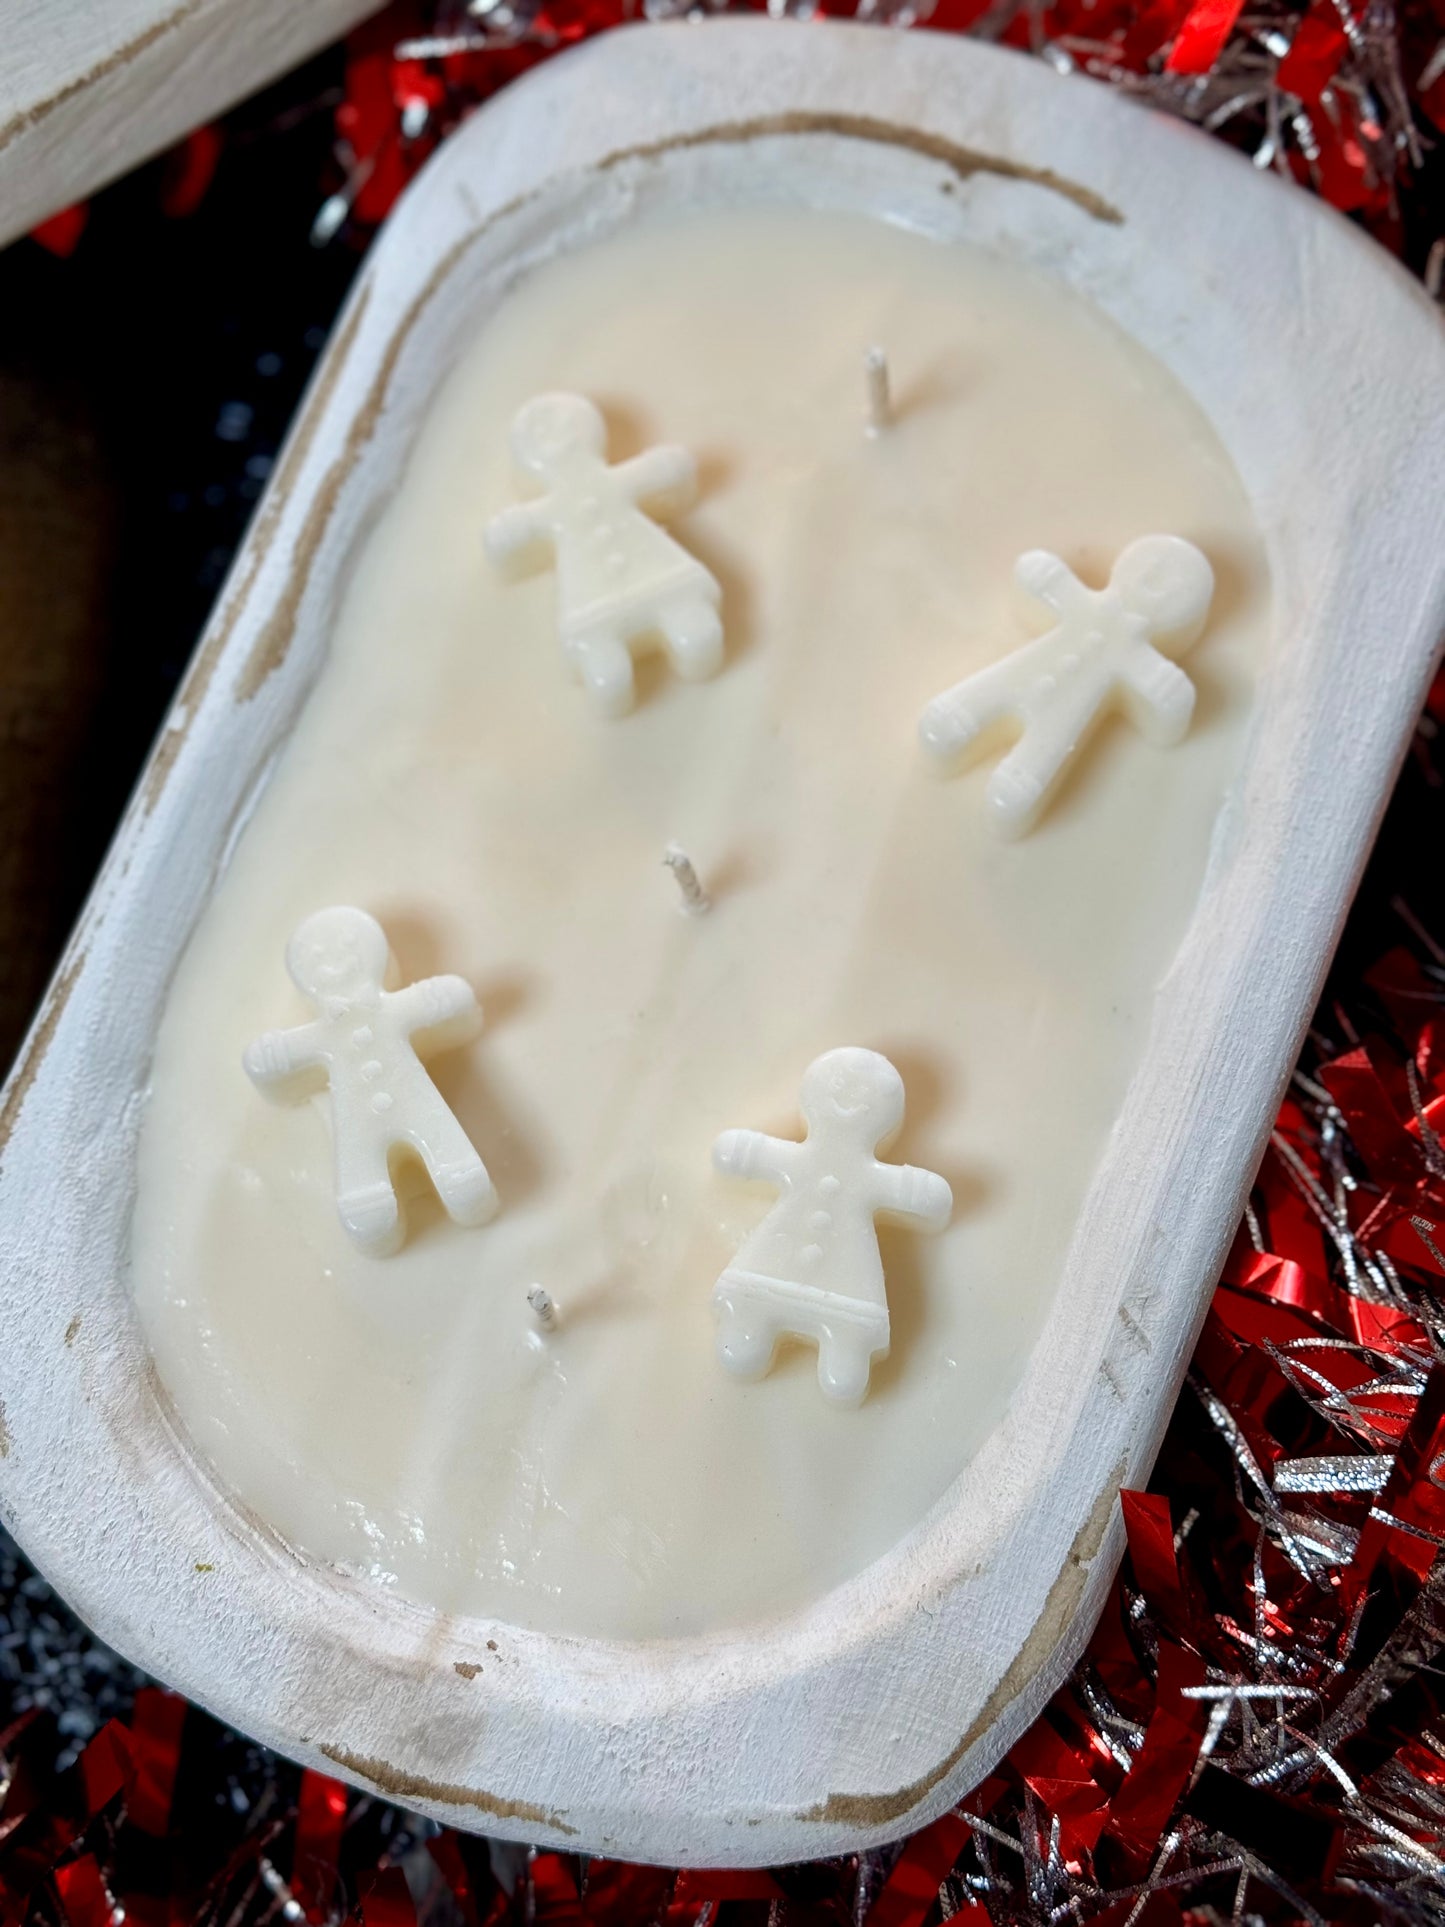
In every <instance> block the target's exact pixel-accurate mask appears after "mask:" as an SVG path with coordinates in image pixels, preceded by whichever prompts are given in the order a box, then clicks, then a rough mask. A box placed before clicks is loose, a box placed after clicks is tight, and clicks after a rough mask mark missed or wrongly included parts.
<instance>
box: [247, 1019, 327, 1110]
mask: <svg viewBox="0 0 1445 1927" xmlns="http://www.w3.org/2000/svg"><path fill="white" fill-rule="evenodd" d="M241 1062H242V1064H243V1065H244V1067H245V1071H246V1075H247V1077H249V1078H250V1080H251V1082H252V1083H253V1084H254V1085H255V1086H256V1089H257V1090H258V1091H261V1092H263V1093H264V1094H265V1095H266V1096H267V1097H271V1098H277V1099H281V1100H285V1099H288V1098H292V1097H298V1096H301V1095H304V1088H305V1086H307V1085H309V1084H310V1083H312V1082H313V1081H314V1079H315V1076H316V1074H317V1072H319V1071H322V1070H324V1069H325V1068H326V1050H325V1046H324V1044H323V1042H322V1032H321V1026H320V1025H319V1024H298V1025H297V1026H296V1027H295V1029H294V1030H268V1031H263V1032H262V1034H261V1036H259V1037H258V1038H256V1039H255V1041H254V1042H252V1043H250V1044H248V1045H247V1046H246V1050H245V1054H244V1055H243V1057H242V1059H241Z"/></svg>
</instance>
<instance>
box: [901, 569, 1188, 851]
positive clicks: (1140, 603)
mask: <svg viewBox="0 0 1445 1927" xmlns="http://www.w3.org/2000/svg"><path fill="white" fill-rule="evenodd" d="M1014 580H1015V582H1016V583H1017V584H1018V586H1019V588H1020V589H1021V590H1023V592H1024V593H1025V595H1027V596H1029V597H1031V598H1032V599H1033V600H1034V601H1035V602H1039V603H1042V604H1043V606H1044V607H1045V608H1046V609H1048V610H1049V611H1050V612H1051V613H1052V614H1053V615H1054V616H1055V617H1056V618H1057V621H1056V623H1055V626H1054V627H1053V628H1051V629H1049V630H1048V631H1047V633H1046V634H1044V635H1041V636H1038V637H1036V638H1035V640H1034V641H1032V642H1026V643H1024V644H1023V646H1022V647H1021V648H1019V649H1016V650H1014V652H1013V654H1012V655H1009V656H1005V657H1004V659H1003V661H1002V662H996V663H992V664H990V666H989V667H988V668H987V669H981V670H979V671H978V673H977V674H976V675H973V676H969V677H966V678H965V680H964V681H963V682H961V683H958V684H956V685H955V686H954V687H953V688H952V689H950V690H947V691H946V692H945V693H944V694H943V695H941V696H936V697H935V698H934V700H933V701H932V702H931V703H930V704H929V705H928V707H927V708H926V709H925V710H924V712H923V715H922V718H921V719H920V721H919V725H918V733H919V737H920V739H921V741H922V743H923V747H924V749H925V751H926V752H927V753H928V755H929V756H930V758H932V759H933V760H934V761H935V762H937V763H940V764H943V765H944V766H946V767H949V768H951V767H954V766H956V765H957V764H959V763H960V762H963V761H971V760H972V758H973V756H974V755H975V754H977V753H979V752H981V751H982V749H983V748H984V747H986V744H987V741H988V739H989V737H990V736H991V735H992V734H993V731H994V729H995V727H996V726H998V725H1002V724H1007V723H1010V722H1016V723H1017V724H1018V725H1019V732H1020V733H1019V739H1018V741H1017V743H1015V745H1014V747H1013V748H1012V749H1011V750H1010V751H1009V753H1008V754H1007V755H1006V756H1005V757H1004V759H1003V761H1002V762H1001V763H1000V764H999V766H998V768H997V769H996V770H995V771H994V773H993V775H992V776H991V777H990V778H989V782H988V788H987V790H986V792H985V796H986V801H987V807H988V818H989V822H990V823H991V824H992V826H993V827H994V829H996V830H997V831H998V832H999V834H1000V835H1001V836H1021V835H1022V834H1023V833H1024V831H1026V830H1028V829H1031V828H1032V826H1033V825H1034V824H1035V823H1036V822H1037V821H1038V819H1039V817H1040V816H1041V815H1042V813H1043V810H1044V808H1045V806H1046V804H1047V803H1048V800H1049V796H1050V794H1051V793H1052V791H1053V789H1054V786H1055V784H1056V783H1057V782H1058V780H1059V778H1060V777H1061V776H1062V774H1063V772H1064V770H1065V768H1066V767H1067V765H1068V763H1069V761H1070V759H1071V758H1072V756H1073V754H1074V752H1075V750H1076V749H1077V748H1078V747H1079V745H1080V743H1082V742H1083V740H1084V738H1085V737H1086V736H1087V735H1088V734H1089V732H1090V731H1091V730H1092V729H1093V727H1094V725H1095V723H1096V722H1097V721H1098V720H1099V718H1100V717H1101V716H1103V715H1104V714H1106V713H1107V712H1108V711H1110V710H1112V709H1121V710H1122V711H1123V712H1124V714H1125V715H1126V716H1128V718H1129V720H1130V722H1132V723H1133V725H1134V727H1135V728H1136V729H1137V730H1138V731H1139V733H1140V734H1141V735H1142V736H1143V737H1144V738H1145V740H1146V741H1147V742H1150V743H1154V744H1157V745H1159V746H1160V747H1167V746H1169V745H1171V744H1174V743H1177V742H1180V741H1182V739H1183V738H1184V736H1185V734H1186V733H1187V731H1188V728H1189V721H1190V718H1191V716H1192V715H1193V713H1194V685H1193V683H1192V682H1191V681H1190V680H1189V678H1188V676H1186V675H1185V673H1184V671H1183V670H1182V669H1181V668H1180V667H1179V665H1178V663H1177V662H1174V661H1172V660H1171V658H1172V657H1173V656H1175V655H1180V654H1182V653H1183V651H1184V650H1186V649H1187V648H1188V647H1189V645H1190V644H1191V643H1192V642H1194V641H1195V640H1196V639H1197V638H1198V636H1199V634H1200V632H1201V631H1202V629H1203V628H1204V623H1205V619H1206V618H1207V616H1208V614H1209V605H1210V601H1211V600H1212V598H1213V595H1214V572H1213V570H1212V569H1211V568H1210V566H1209V563H1208V561H1207V560H1206V558H1205V557H1204V555H1203V554H1202V553H1201V552H1200V551H1199V550H1198V549H1196V548H1195V546H1194V544H1193V543H1192V542H1185V541H1183V540H1182V539H1181V538H1180V537H1179V536H1176V535H1146V536H1143V537H1141V539H1140V540H1139V541H1137V542H1131V543H1130V544H1129V546H1128V548H1126V549H1124V550H1123V551H1122V552H1121V554H1120V556H1119V558H1118V560H1117V561H1116V562H1115V564H1114V567H1113V569H1112V570H1111V571H1110V574H1109V582H1108V586H1107V587H1106V588H1103V589H1090V588H1086V587H1085V585H1084V584H1083V583H1082V582H1080V581H1079V579H1078V577H1077V576H1076V575H1075V574H1074V572H1073V570H1072V569H1070V568H1069V567H1068V565H1067V564H1066V563H1064V562H1062V561H1061V560H1060V559H1059V557H1058V556H1056V555H1051V554H1050V553H1049V551H1048V550H1047V549H1030V550H1029V551H1028V553H1027V554H1026V555H1021V556H1020V557H1019V559H1018V561H1017V563H1015V565H1014Z"/></svg>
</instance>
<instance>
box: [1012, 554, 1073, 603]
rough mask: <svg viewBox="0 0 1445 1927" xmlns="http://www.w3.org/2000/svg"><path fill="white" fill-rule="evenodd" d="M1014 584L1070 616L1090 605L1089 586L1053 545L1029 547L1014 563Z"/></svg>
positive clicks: (1035, 600) (1020, 589)
mask: <svg viewBox="0 0 1445 1927" xmlns="http://www.w3.org/2000/svg"><path fill="white" fill-rule="evenodd" d="M1014 586H1015V588H1016V589H1018V590H1019V591H1020V592H1021V593H1022V594H1023V595H1025V596H1027V597H1028V599H1029V600H1030V601H1031V602H1039V603H1042V604H1043V606H1044V608H1045V609H1047V610H1048V612H1049V614H1050V615H1052V616H1057V617H1060V618H1065V617H1068V616H1070V615H1072V614H1074V613H1075V612H1076V611H1078V610H1081V609H1085V608H1087V606H1088V603H1089V600H1090V594H1091V592H1090V591H1089V590H1088V589H1086V588H1085V586H1084V584H1083V583H1082V582H1080V580H1079V578H1078V577H1077V576H1076V575H1075V574H1074V572H1073V570H1072V569H1071V568H1070V567H1069V565H1068V563H1067V562H1065V561H1064V559H1063V557H1062V556H1058V555H1055V554H1054V553H1053V551H1052V550H1051V549H1027V550H1025V552H1024V553H1023V554H1022V555H1021V556H1020V557H1019V559H1018V561H1017V562H1015V563H1014Z"/></svg>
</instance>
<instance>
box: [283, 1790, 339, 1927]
mask: <svg viewBox="0 0 1445 1927" xmlns="http://www.w3.org/2000/svg"><path fill="white" fill-rule="evenodd" d="M348 1797H349V1796H348V1793H347V1789H346V1788H345V1787H344V1786H343V1785H342V1784H341V1782H340V1781H339V1780H332V1779H329V1778H328V1777H327V1776H326V1774H324V1773H317V1772H314V1771H313V1770H312V1769H311V1768H310V1767H308V1768H307V1769H306V1771H305V1772H304V1773H303V1774H302V1775H301V1787H300V1791H299V1793H298V1794H297V1799H296V1839H295V1846H294V1848H293V1851H292V1858H291V1891H292V1893H293V1894H294V1895H295V1897H296V1899H297V1901H298V1902H299V1904H300V1906H301V1908H302V1910H303V1912H304V1913H305V1915H306V1918H307V1919H308V1920H312V1921H324V1920H325V1919H326V1915H327V1909H328V1906H329V1904H330V1901H331V1896H332V1893H333V1891H334V1889H335V1886H336V1876H337V1863H338V1861H339V1859H340V1854H341V1833H342V1829H343V1828H344V1827H345V1825H346V1804H347V1799H348Z"/></svg>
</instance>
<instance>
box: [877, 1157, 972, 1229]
mask: <svg viewBox="0 0 1445 1927" xmlns="http://www.w3.org/2000/svg"><path fill="white" fill-rule="evenodd" d="M873 1184H874V1193H873V1195H874V1197H875V1198H876V1199H877V1203H876V1205H875V1207H874V1209H875V1210H878V1211H887V1212H888V1213H890V1214H891V1216H893V1217H895V1218H913V1219H915V1220H916V1221H917V1222H918V1223H919V1224H921V1225H926V1226H927V1227H928V1229H929V1230H930V1231H941V1230H942V1229H943V1227H944V1226H945V1225H946V1224H947V1223H948V1221H949V1219H950V1218H951V1217H952V1216H953V1192H952V1190H951V1188H950V1186H949V1183H948V1180H947V1179H946V1178H941V1177H939V1175H938V1173H937V1172H936V1171H922V1170H920V1169H919V1168H918V1166H917V1165H915V1164H884V1163H882V1162H881V1160H879V1161H875V1163H874V1166H873Z"/></svg>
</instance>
